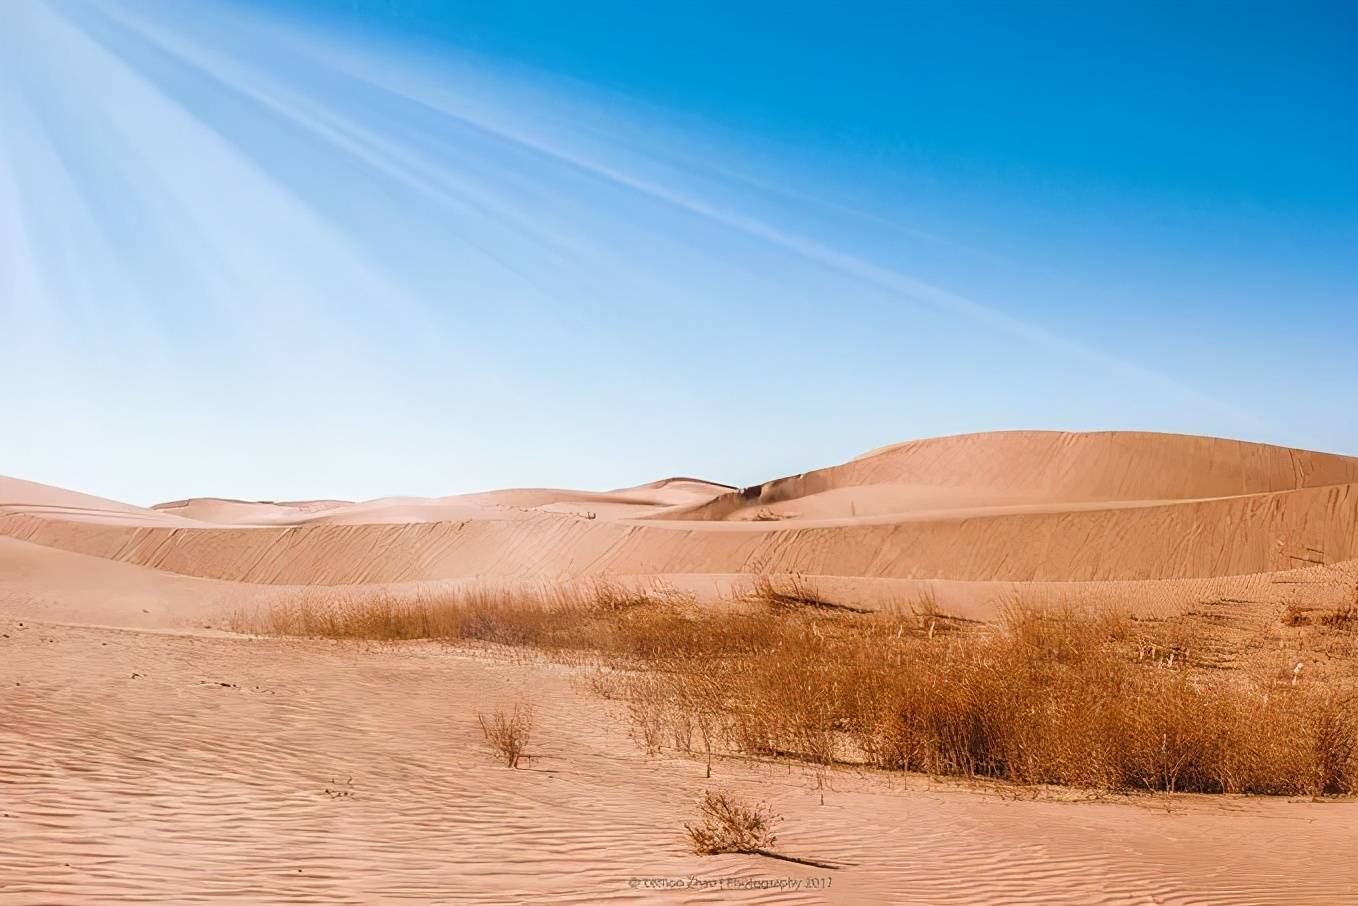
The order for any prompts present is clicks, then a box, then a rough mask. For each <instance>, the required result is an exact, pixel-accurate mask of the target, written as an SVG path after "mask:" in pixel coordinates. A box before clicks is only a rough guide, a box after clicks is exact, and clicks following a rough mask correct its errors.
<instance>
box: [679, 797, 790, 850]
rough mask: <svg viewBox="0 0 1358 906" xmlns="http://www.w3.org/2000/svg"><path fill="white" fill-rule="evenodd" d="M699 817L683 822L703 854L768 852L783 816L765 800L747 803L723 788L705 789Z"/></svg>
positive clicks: (693, 841) (692, 844)
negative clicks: (778, 814)
mask: <svg viewBox="0 0 1358 906" xmlns="http://www.w3.org/2000/svg"><path fill="white" fill-rule="evenodd" d="M698 813H699V816H700V818H701V820H700V821H699V822H698V823H697V824H685V825H684V830H685V831H686V832H687V833H688V840H689V844H690V845H691V846H692V847H693V851H694V852H695V853H697V854H698V855H702V856H714V855H719V854H721V853H753V854H759V855H763V854H767V853H769V852H771V851H772V849H773V846H774V844H775V843H777V842H778V835H777V834H776V833H774V827H775V826H777V824H778V822H779V821H781V820H782V819H781V818H779V817H778V816H777V815H775V814H774V813H773V811H772V810H771V809H770V808H769V807H768V806H767V805H766V804H764V803H762V802H758V803H754V804H749V803H745V802H742V801H740V800H739V799H737V798H736V797H735V796H733V795H732V794H730V793H727V792H724V791H722V790H707V791H705V792H704V793H703V798H702V800H701V801H699V803H698Z"/></svg>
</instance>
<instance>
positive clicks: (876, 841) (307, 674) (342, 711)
mask: <svg viewBox="0 0 1358 906" xmlns="http://www.w3.org/2000/svg"><path fill="white" fill-rule="evenodd" d="M0 652H3V655H0V688H3V689H4V697H3V699H2V701H3V709H4V711H3V721H2V722H0V814H2V815H3V817H0V822H3V824H2V825H0V828H2V829H0V902H3V903H5V904H11V903H12V904H20V903H24V904H28V903H32V904H37V903H53V902H60V903H116V902H139V903H140V902H165V903H170V902H173V903H198V902H213V901H223V900H225V901H235V902H251V903H385V902H400V901H411V902H426V903H431V902H442V903H514V902H561V903H596V902H605V901H631V902H655V901H664V902H671V901H672V902H714V901H716V902H727V901H731V902H744V901H756V902H790V903H793V902H795V903H819V902H837V903H867V902H881V903H987V904H990V903H1079V904H1088V903H1232V904H1238V903H1266V902H1267V903H1289V904H1296V903H1336V904H1338V903H1348V902H1353V901H1354V899H1355V898H1356V897H1358V864H1355V862H1354V860H1353V846H1354V841H1355V840H1358V803H1354V802H1351V801H1345V802H1325V803H1311V802H1300V801H1271V800H1263V799H1246V798H1236V797H1192V796H1180V797H1166V796H1143V797H1133V798H1128V797H1112V798H1104V799H1101V800H1093V801H1071V799H1072V797H1071V795H1070V794H1058V793H1046V794H1037V795H1036V798H1033V797H1032V796H1033V794H1029V793H1023V792H1018V798H1014V794H1015V791H1011V792H1010V793H1007V794H1006V793H1003V792H999V793H997V792H994V791H985V790H976V789H967V788H964V787H960V786H956V785H952V784H935V785H930V784H928V783H927V782H926V781H923V780H920V779H918V778H904V777H889V776H884V775H860V774H852V773H842V774H838V775H836V776H835V777H833V778H832V780H831V782H830V783H831V789H830V790H829V791H828V792H827V793H825V804H824V805H821V804H820V793H818V792H817V791H816V790H815V788H814V783H813V781H812V780H811V778H810V777H809V776H808V775H807V774H805V773H804V772H803V771H802V770H801V769H794V768H789V767H786V766H769V765H758V764H749V763H745V762H738V761H719V762H718V763H717V766H716V771H715V776H714V778H713V779H712V780H707V779H705V778H704V776H703V767H702V765H701V764H700V763H696V762H693V761H689V760H686V759H679V758H670V757H652V758H647V757H646V756H645V755H644V754H643V753H642V752H641V751H640V749H639V748H638V746H637V745H636V744H635V743H634V742H633V741H632V740H631V739H630V738H629V736H628V733H627V729H626V722H625V720H624V715H622V714H621V713H619V712H618V711H617V710H616V706H615V705H611V704H610V703H608V702H605V701H604V700H602V699H600V698H598V697H597V696H595V695H593V694H592V693H590V692H588V691H587V690H586V689H584V688H583V687H582V683H581V681H580V679H581V677H580V672H579V670H577V669H574V668H569V667H563V666H559V665H552V664H546V663H542V662H531V663H529V662H525V661H524V660H523V659H521V658H515V657H512V656H510V655H507V654H505V653H501V652H497V651H494V650H485V649H481V650H477V649H453V648H444V647H441V646H436V645H432V644H416V645H398V646H360V645H354V644H348V643H345V644H340V643H329V642H305V641H280V640H268V639H242V638H233V637H220V636H214V635H211V634H200V635H189V634H173V633H163V632H154V631H127V630H115V629H93V628H88V627H75V626H56V625H51V624H43V623H33V622H30V621H24V622H23V625H20V621H18V620H14V619H9V620H4V621H0ZM515 701H530V702H532V703H533V704H534V706H535V708H536V709H537V722H538V726H539V730H538V732H537V735H536V736H535V738H534V739H533V744H532V747H531V754H532V757H531V758H530V759H529V760H528V762H527V763H526V767H524V768H521V769H519V770H510V769H508V768H505V767H503V766H501V765H500V764H498V763H497V762H496V761H495V759H494V757H493V756H492V755H491V753H490V752H489V751H487V749H486V747H485V744H484V742H483V741H482V740H481V738H480V733H479V730H478V729H477V727H476V724H475V714H476V712H477V710H479V709H480V710H484V709H490V708H494V707H495V706H497V705H500V704H510V703H512V702H515ZM713 786H719V787H722V788H728V789H734V790H736V791H738V792H741V793H742V794H745V795H748V796H750V797H752V798H762V799H765V800H767V801H768V802H769V803H770V804H771V805H772V806H773V807H774V808H775V810H776V811H778V812H779V813H781V814H782V815H783V816H784V819H785V820H784V823H783V825H782V833H781V834H780V842H779V849H780V850H781V851H783V852H785V853H787V854H788V855H791V856H797V857H803V858H808V859H813V860H818V861H829V862H835V863H840V864H842V865H844V866H845V867H842V868H840V869H837V870H827V869H822V868H817V867H812V866H806V865H800V864H795V863H790V862H783V861H775V860H771V859H767V858H761V857H758V856H720V857H708V858H702V857H697V856H693V855H690V854H688V853H686V851H685V847H684V841H683V837H682V824H683V822H684V820H686V819H687V818H689V817H690V816H691V814H692V812H693V807H694V806H693V803H694V801H695V799H696V798H697V797H698V796H699V795H700V794H701V792H702V791H703V790H704V789H705V788H708V787H713ZM634 879H663V880H661V881H659V882H658V883H670V884H680V885H683V886H682V887H679V888H674V889H656V888H651V887H638V886H634V885H636V884H650V883H657V882H653V881H651V880H634ZM780 882H781V883H784V884H790V883H791V882H801V883H800V885H799V888H798V889H790V888H784V889H782V890H779V889H776V888H775V889H741V888H740V887H739V885H747V884H751V883H761V884H777V883H780ZM827 883H828V884H829V887H828V889H827V888H824V887H819V888H810V887H809V886H808V885H809V884H827ZM700 885H703V886H700Z"/></svg>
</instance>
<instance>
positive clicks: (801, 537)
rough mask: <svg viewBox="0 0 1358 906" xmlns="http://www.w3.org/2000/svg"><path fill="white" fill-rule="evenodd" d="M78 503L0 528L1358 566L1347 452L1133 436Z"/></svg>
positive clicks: (679, 555)
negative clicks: (436, 490)
mask: <svg viewBox="0 0 1358 906" xmlns="http://www.w3.org/2000/svg"><path fill="white" fill-rule="evenodd" d="M64 495H65V496H64ZM79 499H81V498H79V497H78V496H69V495H66V492H60V493H55V494H54V495H53V496H52V498H51V499H50V500H46V499H44V498H42V496H41V495H40V494H38V493H37V492H33V491H30V492H29V493H28V495H27V497H26V502H24V503H21V504H19V505H13V506H4V507H0V533H3V534H6V535H10V536H12V537H14V538H18V539H20V540H23V541H27V542H29V543H32V544H37V545H41V546H46V547H53V548H58V549H62V550H68V551H72V552H76V553H81V554H86V555H90V556H95V557H101V558H105V559H111V560H117V561H121V562H126V563H133V564H137V565H140V566H146V567H150V568H152V569H156V570H163V571H168V572H173V573H178V574H182V575H188V576H199V577H204V578H214V579H224V580H229V581H233V582H249V583H265V584H285V585H345V584H355V583H386V582H411V581H437V580H449V579H465V578H473V577H482V578H498V579H531V578H540V579H551V578H563V577H564V578H583V577H589V576H601V575H628V576H647V575H650V576H660V577H664V576H673V577H678V576H701V575H732V574H737V575H738V574H749V573H755V572H775V573H793V572H796V573H803V574H808V575H814V576H826V577H840V578H855V577H857V578H866V579H886V580H932V581H944V582H969V583H976V582H1085V583H1087V582H1109V581H1123V582H1125V581H1146V580H1195V579H1214V578H1226V577H1234V576H1247V575H1257V574H1264V573H1275V572H1280V571H1287V570H1291V569H1296V568H1305V567H1308V566H1310V565H1312V564H1316V563H1320V564H1334V563H1342V562H1345V561H1349V560H1353V559H1356V558H1358V459H1354V458H1351V457H1342V456H1334V455H1329V454H1321V453H1310V452H1306V451H1299V450H1291V449H1286V448H1280V447H1270V446H1265V445H1260V444H1248V443H1242V442H1237V441H1226V440H1217V439H1213V438H1200V437H1184V436H1176V435H1157V434H1141V433H1103V434H1085V435H1076V434H1058V433H1050V432H1008V433H998V434H985V435H968V436H962V437H953V438H942V439H938V440H928V441H919V442H916V443H911V444H904V445H900V446H896V447H889V448H886V449H884V450H880V451H877V452H875V453H871V454H868V455H867V456H864V457H860V458H859V459H856V460H853V461H851V462H849V463H846V464H844V465H842V466H835V467H831V468H828V469H822V470H819V471H816V472H809V473H806V474H804V475H799V476H794V477H791V478H785V479H779V480H777V481H772V482H769V483H767V484H765V485H761V486H758V487H756V488H750V489H746V490H744V491H733V490H728V489H726V488H724V486H720V485H713V484H709V483H705V482H699V481H694V480H678V481H676V480H671V481H666V482H658V483H655V484H653V485H647V486H642V487H639V488H629V489H622V490H618V491H611V492H579V491H555V490H511V491H497V492H489V493H484V494H470V495H463V496H458V497H444V498H434V499H418V498H388V499H384V500H376V501H370V502H367V503H359V504H338V505H330V502H324V503H307V504H273V503H269V504H242V503H235V502H227V501H206V500H203V501H189V502H185V503H182V504H176V505H167V506H164V507H162V508H160V509H156V510H140V509H137V508H134V507H125V506H121V505H106V506H104V508H103V509H100V510H95V509H94V507H93V504H87V505H86V506H85V507H84V508H82V509H75V508H74V507H73V505H72V501H75V500H79ZM177 514H185V515H177ZM188 514H193V518H191V519H190V518H188ZM227 519H234V520H236V521H233V522H227V521H226V520H227ZM210 523H215V524H210Z"/></svg>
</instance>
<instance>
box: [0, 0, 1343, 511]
mask: <svg viewBox="0 0 1358 906" xmlns="http://www.w3.org/2000/svg"><path fill="white" fill-rule="evenodd" d="M1086 6H1088V7H1089V8H1086V9H1081V8H1079V5H1077V4H1070V3H1051V4H1048V3H1037V2H1028V3H1008V4H1000V3H981V4H975V5H967V4H961V3H937V4H934V3H894V4H837V5H835V6H834V8H833V10H832V9H831V7H829V6H827V5H825V4H798V3H776V4H775V3H769V4H756V3H746V4H730V3H694V2H688V3H683V4H672V5H669V6H668V7H662V6H660V5H658V4H638V3H623V2H616V3H597V2H576V3H570V4H566V3H561V4H548V3H539V2H532V3H529V2H466V3H457V2H432V0H371V2H347V3H345V2H319V0H315V2H307V0H235V2H227V0H195V2H193V3H182V4H181V3H169V2H151V0H143V2H137V0H91V2H78V0H50V2H43V0H7V2H5V4H4V7H3V13H2V15H3V19H4V21H3V25H2V26H0V317H2V318H3V336H0V352H2V353H3V355H2V356H0V382H3V383H0V473H4V474H10V475H15V476H19V477H24V478H29V479H33V480H39V481H45V482H50V483H54V484H59V485H64V486H68V487H74V488H78V489H81V490H86V491H90V492H93V493H99V494H103V495H106V496H111V497H115V498H120V499H126V500H131V501H133V502H139V503H150V502H154V501H157V500H164V499H172V498H177V497H183V496H189V495H198V494H219V495H225V496H235V497H247V498H298V497H312V496H340V497H353V498H368V497H374V496H380V495H387V494H420V495H438V494H449V493H455V492H460V491H469V490H476V489H484V488H490V487H498V486H519V485H553V486H574V487H590V488H606V487H615V486H620V485H626V484H632V483H636V482H641V481H647V480H650V479H653V478H657V477H660V476H663V475H667V474H676V473H678V474H694V475H699V476H702V477H707V478H711V479H714V480H718V481H724V482H729V483H733V484H745V483H753V482H756V481H760V480H764V479H768V478H772V477H775V476H778V475H781V474H787V473H791V472H797V471H801V470H804V469H809V468H814V467H817V466H821V465H828V464H831V463H834V462H837V461H840V460H843V459H846V458H848V457H850V456H853V455H856V454H858V453H860V452H863V451H865V450H868V449H870V448H873V447H876V446H879V445H882V444H886V443H891V442H895V441H899V440H904V439H908V438H913V437H920V436H927V435H936V434H945V433H956V432H963V431H976V430H988V429H998V428H1015V427H1025V428H1065V429H1098V428H1140V429H1152V430H1164V431H1177V432H1188V433H1202V434H1219V435H1227V436H1235V437H1244V438H1249V439H1256V440H1263V441H1271V442H1278V443H1285V444H1293V445H1298V446H1308V447H1313V448H1322V449H1332V450H1337V451H1342V452H1349V453H1358V418H1355V417H1354V415H1353V412H1354V400H1355V396H1356V395H1358V393H1356V391H1358V63H1355V61H1356V60H1358V5H1355V4H1354V3H1352V2H1341V3H1333V4H1326V3H1296V2H1287V3H1283V2H1278V3H1266V4H1259V3H1219V4H1203V3H1175V4H1168V3H1166V4H1155V3H1151V4H1107V3H1100V4H1088V5H1086Z"/></svg>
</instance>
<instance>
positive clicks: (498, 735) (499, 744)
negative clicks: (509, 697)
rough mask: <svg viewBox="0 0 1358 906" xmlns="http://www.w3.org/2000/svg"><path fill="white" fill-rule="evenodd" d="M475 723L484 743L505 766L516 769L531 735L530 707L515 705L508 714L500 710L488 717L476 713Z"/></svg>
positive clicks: (531, 718) (531, 717)
mask: <svg viewBox="0 0 1358 906" xmlns="http://www.w3.org/2000/svg"><path fill="white" fill-rule="evenodd" d="M476 722H477V723H478V724H480V726H481V733H482V735H483V736H485V737H486V742H487V743H489V744H490V746H491V748H493V749H494V750H495V751H496V752H497V753H498V754H499V755H500V757H501V758H503V759H504V762H505V766H506V767H510V768H517V767H518V766H519V760H520V759H522V758H523V756H524V752H525V751H526V750H527V748H528V738H529V737H530V736H531V735H532V733H533V709H532V707H531V706H529V705H525V704H515V705H514V707H513V708H512V709H511V710H510V711H508V712H506V711H504V710H503V709H500V710H497V711H494V712H492V713H491V714H488V715H487V714H481V713H478V714H477V715H476Z"/></svg>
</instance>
